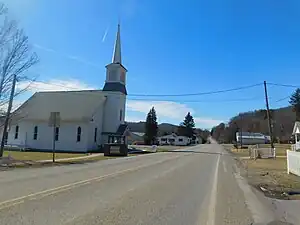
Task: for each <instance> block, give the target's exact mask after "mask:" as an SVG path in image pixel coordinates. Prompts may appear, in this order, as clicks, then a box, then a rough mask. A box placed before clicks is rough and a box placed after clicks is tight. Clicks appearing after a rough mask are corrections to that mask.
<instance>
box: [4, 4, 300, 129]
mask: <svg viewBox="0 0 300 225" xmlns="http://www.w3.org/2000/svg"><path fill="white" fill-rule="evenodd" d="M4 2H6V3H7V6H8V7H9V10H10V14H11V16H12V17H13V18H15V19H17V20H18V21H19V23H20V26H21V27H23V28H24V29H25V31H26V33H27V34H28V36H29V38H30V42H31V43H32V45H33V46H34V50H35V51H36V52H37V53H38V55H39V57H40V60H41V61H40V63H39V64H38V65H37V66H35V67H34V68H33V69H32V70H31V73H32V75H34V74H38V75H39V77H38V79H39V80H42V81H46V82H48V83H49V85H48V86H47V85H46V84H42V83H37V84H36V86H35V89H34V90H32V91H35V90H43V89H45V90H48V89H60V88H63V87H62V86H64V87H65V86H67V87H70V88H99V89H101V88H102V86H103V82H104V79H105V67H104V66H105V65H106V64H108V63H110V61H111V58H112V51H113V44H114V39H115V33H116V29H117V23H118V17H120V19H121V38H122V57H123V64H124V65H125V66H126V67H127V68H128V71H129V72H128V74H127V89H128V93H129V96H128V103H127V112H126V113H127V114H126V116H127V120H130V121H139V120H144V118H145V113H146V112H147V111H149V109H150V107H151V106H152V105H154V106H155V107H156V109H157V113H158V117H159V122H171V123H175V124H178V123H179V122H180V121H181V120H182V119H183V118H184V116H185V114H186V113H187V112H188V111H191V112H192V114H193V115H194V117H195V120H196V123H197V126H198V127H203V128H209V127H211V126H213V125H216V124H218V123H219V122H220V121H228V119H229V118H230V117H232V116H234V115H235V114H236V113H238V112H242V111H249V110H254V109H258V108H263V107H265V104H264V92H263V91H264V90H263V86H262V85H261V86H257V87H254V88H250V89H247V90H242V91H235V92H228V93H222V94H215V95H204V96H186V97H166V98H162V97H148V98H145V97H134V96H130V95H131V94H180V93H198V92H208V91H215V90H222V89H230V88H235V87H240V86H245V85H251V84H256V83H262V82H263V81H264V80H267V81H268V82H273V83H283V84H294V85H297V84H299V85H300V78H299V77H300V76H299V71H300V64H299V60H300V41H299V40H300V29H299V22H300V14H299V10H300V2H299V1H297V0H287V1H272V0H251V1H248V0H244V1H240V0H210V1H204V0H188V1H179V0H173V1H172V2H170V1H159V0H151V1H149V0H148V1H146V0H101V1H100V0H85V1H83V0H76V1H74V0H51V1H50V0H4ZM50 84H53V85H52V86H51V85H50ZM57 84H58V85H57ZM59 85H61V86H59ZM292 91H293V89H291V88H283V87H274V86H270V87H269V92H270V93H269V95H270V103H271V107H281V106H285V105H287V104H288V102H287V100H285V101H280V102H276V100H278V99H281V98H284V97H286V96H288V95H289V94H290V93H291V92H292ZM26 97H27V96H26V95H25V96H23V98H26ZM133 99H139V100H133ZM244 99H245V100H244ZM21 100H22V99H21ZM153 100H162V101H159V102H158V101H153ZM195 101H197V102H195Z"/></svg>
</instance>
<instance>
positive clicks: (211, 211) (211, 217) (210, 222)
mask: <svg viewBox="0 0 300 225" xmlns="http://www.w3.org/2000/svg"><path fill="white" fill-rule="evenodd" d="M219 163H220V155H218V160H217V164H216V170H215V174H214V180H213V184H212V190H211V194H210V201H209V206H208V218H207V221H206V224H207V225H215V217H216V205H217V187H218V173H219Z"/></svg>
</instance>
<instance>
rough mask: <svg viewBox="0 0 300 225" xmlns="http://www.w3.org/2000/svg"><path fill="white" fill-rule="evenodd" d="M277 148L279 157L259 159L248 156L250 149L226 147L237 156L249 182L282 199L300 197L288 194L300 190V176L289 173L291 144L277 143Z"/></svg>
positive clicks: (269, 194) (299, 196)
mask: <svg viewBox="0 0 300 225" xmlns="http://www.w3.org/2000/svg"><path fill="white" fill-rule="evenodd" d="M269 146H270V145H263V146H260V147H264V148H266V147H269ZM225 148H226V147H225ZM275 148H276V155H277V156H278V158H276V159H257V160H253V159H250V158H248V156H249V151H248V149H235V148H230V147H227V148H226V149H227V150H228V151H230V152H231V153H232V154H233V155H234V156H236V158H237V159H238V161H239V162H240V165H241V166H242V168H243V171H244V175H245V176H246V177H247V179H248V181H249V183H250V184H251V185H253V186H254V187H256V188H258V189H260V187H263V188H265V189H266V190H267V191H265V192H264V193H265V195H267V196H269V197H274V198H280V199H300V195H288V194H286V193H289V192H291V191H300V177H298V176H295V175H292V174H287V161H286V150H287V149H290V145H285V144H275Z"/></svg>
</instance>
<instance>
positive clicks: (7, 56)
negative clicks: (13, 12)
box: [0, 3, 38, 105]
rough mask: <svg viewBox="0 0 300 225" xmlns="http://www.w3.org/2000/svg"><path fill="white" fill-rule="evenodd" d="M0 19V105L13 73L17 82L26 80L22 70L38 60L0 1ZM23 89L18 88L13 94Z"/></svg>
mask: <svg viewBox="0 0 300 225" xmlns="http://www.w3.org/2000/svg"><path fill="white" fill-rule="evenodd" d="M0 21H2V24H0V105H3V104H6V103H7V102H8V98H9V93H10V91H11V87H12V79H13V77H14V75H15V76H16V78H17V81H18V82H20V81H24V80H28V79H29V77H27V76H25V75H24V72H26V71H27V70H28V69H29V68H30V67H32V66H33V65H35V64H36V63H37V62H38V57H37V55H36V53H35V52H33V51H32V49H31V48H30V45H29V41H28V37H27V36H26V34H25V33H24V31H23V30H22V29H19V28H18V26H17V23H16V22H15V21H14V20H10V19H9V17H8V15H7V9H6V8H5V6H4V4H3V3H0ZM23 91H24V90H18V91H17V92H16V93H15V96H16V95H19V94H20V93H22V92H23Z"/></svg>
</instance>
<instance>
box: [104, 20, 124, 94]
mask: <svg viewBox="0 0 300 225" xmlns="http://www.w3.org/2000/svg"><path fill="white" fill-rule="evenodd" d="M126 73H127V69H126V68H125V67H124V66H123V65H122V58H121V35H120V23H119V24H118V32H117V38H116V43H115V49H114V55H113V58H112V63H110V64H108V65H107V66H106V80H105V84H104V87H103V89H102V91H114V92H121V93H123V94H124V95H127V91H126Z"/></svg>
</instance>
